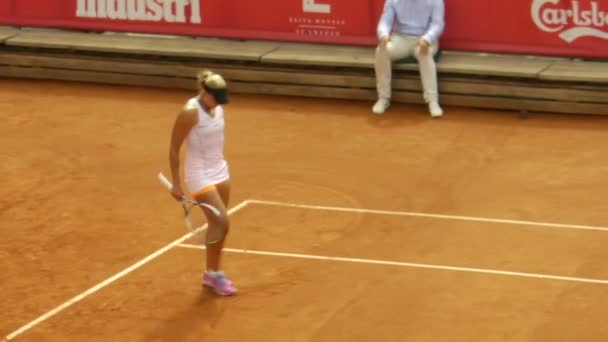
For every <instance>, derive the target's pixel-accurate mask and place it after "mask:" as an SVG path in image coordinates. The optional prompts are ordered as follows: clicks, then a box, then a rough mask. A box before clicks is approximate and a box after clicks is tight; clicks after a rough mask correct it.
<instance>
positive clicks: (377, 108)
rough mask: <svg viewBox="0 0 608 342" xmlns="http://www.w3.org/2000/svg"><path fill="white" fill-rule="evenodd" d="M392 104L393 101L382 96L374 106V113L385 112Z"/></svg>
mask: <svg viewBox="0 0 608 342" xmlns="http://www.w3.org/2000/svg"><path fill="white" fill-rule="evenodd" d="M390 106H391V101H390V100H389V99H385V98H380V99H378V101H376V104H375V105H374V107H373V108H372V113H374V114H378V115H380V114H384V112H386V109H387V108H388V107H390Z"/></svg>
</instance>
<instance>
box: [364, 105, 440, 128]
mask: <svg viewBox="0 0 608 342" xmlns="http://www.w3.org/2000/svg"><path fill="white" fill-rule="evenodd" d="M429 120H433V119H432V118H431V117H429V115H428V113H427V112H426V107H424V106H422V105H420V106H418V105H408V106H400V105H393V106H391V108H389V109H388V110H387V111H386V113H384V114H381V115H378V114H373V113H370V114H369V115H368V117H367V122H368V124H369V125H370V126H374V127H377V128H382V129H387V128H397V127H403V126H415V125H420V124H423V123H426V122H428V121H429ZM435 120H436V119H435Z"/></svg>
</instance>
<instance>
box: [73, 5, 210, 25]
mask: <svg viewBox="0 0 608 342" xmlns="http://www.w3.org/2000/svg"><path fill="white" fill-rule="evenodd" d="M199 1H200V0H78V2H77V5H76V16H77V17H80V18H98V19H120V20H139V21H165V22H168V23H192V24H200V23H201V6H200V2H199ZM186 8H189V10H190V11H189V16H188V17H186Z"/></svg>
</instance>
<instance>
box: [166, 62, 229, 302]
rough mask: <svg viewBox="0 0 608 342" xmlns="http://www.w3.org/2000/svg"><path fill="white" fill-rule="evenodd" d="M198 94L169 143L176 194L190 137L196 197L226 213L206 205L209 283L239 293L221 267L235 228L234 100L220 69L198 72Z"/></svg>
mask: <svg viewBox="0 0 608 342" xmlns="http://www.w3.org/2000/svg"><path fill="white" fill-rule="evenodd" d="M197 80H198V82H197V83H198V90H199V93H198V95H197V96H195V97H193V98H191V99H190V100H188V101H187V102H186V104H185V105H184V107H183V108H182V110H181V111H180V113H179V114H178V115H177V118H176V119H175V123H174V126H173V132H172V134H171V145H170V148H169V163H170V166H171V177H172V183H173V188H172V195H173V196H174V197H175V198H176V199H178V200H179V199H180V198H181V196H183V194H184V192H183V190H182V187H181V179H180V160H179V153H180V148H181V146H182V144H183V143H184V141H186V145H187V147H186V160H185V162H184V183H185V185H186V188H187V190H188V192H189V193H190V194H191V197H193V198H194V199H196V200H197V201H198V202H201V203H205V204H208V205H211V206H212V207H215V208H217V209H218V210H219V212H220V215H215V214H213V212H212V211H210V210H209V209H207V208H204V212H205V216H206V217H207V222H208V228H207V234H206V241H205V243H206V245H207V247H206V251H207V260H206V261H207V267H206V270H205V272H204V274H203V285H205V286H208V287H210V288H211V289H212V290H213V291H215V293H217V294H219V295H222V296H229V295H233V294H235V293H236V292H237V289H236V287H235V286H234V285H233V284H232V282H231V281H230V280H229V279H228V278H227V277H226V275H225V274H224V272H223V271H222V270H221V267H220V264H221V256H222V249H223V247H224V241H225V239H226V235H227V234H228V230H229V227H230V226H229V221H228V215H227V213H226V207H227V206H228V199H229V197H230V173H229V171H228V164H227V163H226V160H225V159H224V108H223V107H222V105H224V104H227V103H228V89H227V85H226V81H225V80H224V79H223V78H222V76H220V75H219V74H215V73H213V72H211V71H210V70H203V71H201V72H200V73H199V74H198V75H197Z"/></svg>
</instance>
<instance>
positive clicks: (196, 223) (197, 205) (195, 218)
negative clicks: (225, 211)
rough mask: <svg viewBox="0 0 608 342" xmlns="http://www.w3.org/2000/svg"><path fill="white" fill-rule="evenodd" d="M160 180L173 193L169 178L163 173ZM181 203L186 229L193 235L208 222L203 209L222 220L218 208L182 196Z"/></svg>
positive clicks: (159, 175) (159, 177)
mask: <svg viewBox="0 0 608 342" xmlns="http://www.w3.org/2000/svg"><path fill="white" fill-rule="evenodd" d="M158 180H159V181H160V182H161V183H162V184H163V185H164V186H165V187H166V188H167V189H169V191H171V189H172V188H173V184H171V182H170V181H169V180H168V179H167V177H165V175H163V173H162V172H160V173H159V174H158ZM180 202H181V204H182V208H183V209H184V219H185V221H186V227H187V228H188V230H190V231H191V232H193V233H194V232H195V230H196V229H198V228H200V227H202V226H203V224H205V222H207V219H206V217H205V213H204V211H203V210H202V208H203V207H204V208H207V209H209V210H210V211H211V212H212V213H213V214H214V215H215V216H217V217H220V218H221V212H220V211H219V210H218V209H217V208H215V207H213V206H211V205H209V204H206V203H201V202H198V201H196V200H194V199H192V198H188V197H185V196H182V197H181V198H180Z"/></svg>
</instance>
